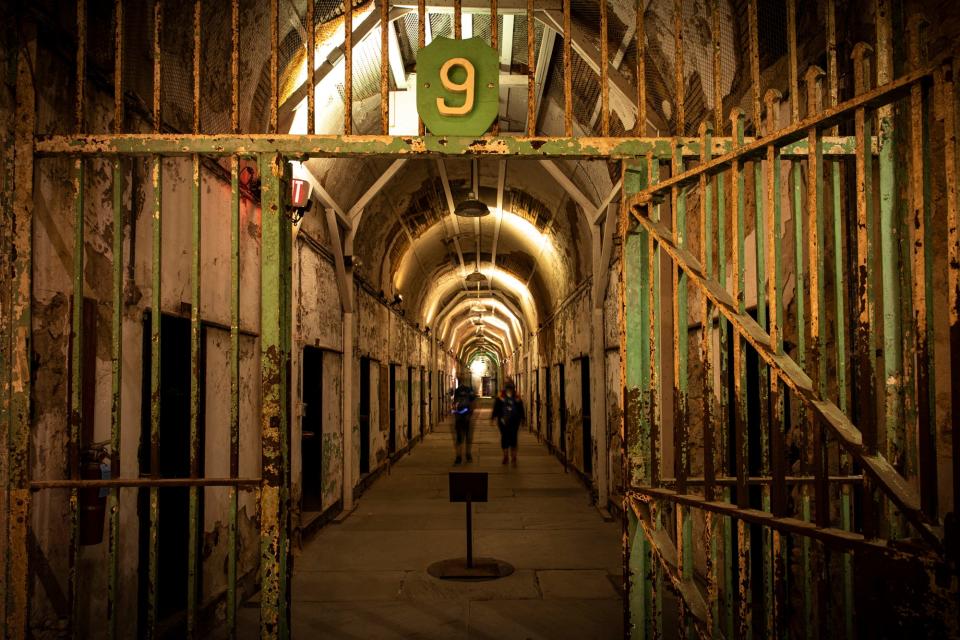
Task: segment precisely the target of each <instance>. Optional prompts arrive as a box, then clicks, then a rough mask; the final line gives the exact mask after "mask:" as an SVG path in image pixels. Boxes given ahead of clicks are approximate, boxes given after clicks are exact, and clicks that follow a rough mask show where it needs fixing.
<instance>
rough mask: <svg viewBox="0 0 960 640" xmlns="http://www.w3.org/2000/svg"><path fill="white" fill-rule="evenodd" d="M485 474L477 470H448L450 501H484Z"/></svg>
mask: <svg viewBox="0 0 960 640" xmlns="http://www.w3.org/2000/svg"><path fill="white" fill-rule="evenodd" d="M486 501H487V474H486V473H481V472H478V471H451V472H450V502H486Z"/></svg>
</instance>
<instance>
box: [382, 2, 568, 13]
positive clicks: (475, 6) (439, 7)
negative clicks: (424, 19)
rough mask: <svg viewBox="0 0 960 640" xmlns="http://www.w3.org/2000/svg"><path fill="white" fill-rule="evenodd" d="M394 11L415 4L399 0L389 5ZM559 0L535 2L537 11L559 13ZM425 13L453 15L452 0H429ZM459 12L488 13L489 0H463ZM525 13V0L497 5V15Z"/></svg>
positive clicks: (415, 5) (413, 7) (412, 6)
mask: <svg viewBox="0 0 960 640" xmlns="http://www.w3.org/2000/svg"><path fill="white" fill-rule="evenodd" d="M390 6H392V7H393V8H395V9H416V8H417V3H416V2H412V1H411V0H400V2H393V3H391V5H390ZM560 8H561V2H560V0H537V10H548V11H560ZM425 9H426V11H427V13H453V0H431V2H427V3H426V7H425ZM460 10H461V11H462V12H463V13H479V14H489V13H490V1H489V0H463V1H462V2H461V3H460ZM526 11H527V4H526V1H525V0H500V1H499V2H498V3H497V14H498V15H504V14H508V13H509V14H516V13H520V14H524V13H526Z"/></svg>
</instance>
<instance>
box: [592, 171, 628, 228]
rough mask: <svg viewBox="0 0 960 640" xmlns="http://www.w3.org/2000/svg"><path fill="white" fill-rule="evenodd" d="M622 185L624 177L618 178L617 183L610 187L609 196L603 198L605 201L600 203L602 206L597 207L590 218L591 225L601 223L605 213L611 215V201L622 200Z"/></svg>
mask: <svg viewBox="0 0 960 640" xmlns="http://www.w3.org/2000/svg"><path fill="white" fill-rule="evenodd" d="M621 187H623V178H620V179H619V180H617V183H616V184H615V185H613V188H612V189H610V193H608V194H607V197H606V198H604V199H603V202H601V203H600V206H599V207H597V208H596V210H595V211H594V213H593V216H592V217H591V219H590V224H591V225H597V224H600V218H602V217H603V215H604V214H605V213H606V214H608V215H609V212H610V209H609V205H610V203H611V202H616V201H619V200H620V193H621Z"/></svg>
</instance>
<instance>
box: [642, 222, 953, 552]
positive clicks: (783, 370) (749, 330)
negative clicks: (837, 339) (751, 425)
mask: <svg viewBox="0 0 960 640" xmlns="http://www.w3.org/2000/svg"><path fill="white" fill-rule="evenodd" d="M632 213H633V216H634V218H635V219H636V220H638V221H639V222H640V224H642V225H643V226H644V227H646V229H647V230H648V231H650V232H651V233H652V234H654V236H655V237H656V239H657V241H658V242H659V243H660V246H661V247H662V248H663V250H664V251H666V252H667V254H668V255H669V256H670V257H671V258H672V259H673V260H674V261H675V262H676V264H677V265H678V267H679V268H680V269H682V270H684V271H685V272H686V273H687V275H688V276H689V278H690V280H691V281H692V282H693V283H694V284H695V285H696V286H697V287H699V288H700V289H701V291H702V292H703V293H704V294H705V295H707V296H708V297H709V298H710V299H711V300H712V301H713V303H714V304H715V305H716V306H717V308H718V309H719V310H720V311H721V312H722V313H723V315H724V316H726V317H727V319H728V320H729V321H730V324H731V325H732V326H733V328H734V330H735V331H736V332H737V334H739V335H740V336H742V338H743V339H745V340H746V341H747V342H748V343H749V344H750V346H751V347H753V349H754V350H755V351H756V352H757V354H758V355H759V356H760V358H761V359H762V360H763V361H764V362H766V364H767V365H769V366H770V367H771V368H772V369H773V370H774V371H775V372H776V375H778V376H779V377H780V379H781V380H783V382H784V383H785V384H786V385H787V386H788V387H790V389H791V390H792V391H793V392H794V393H795V394H796V395H797V399H798V400H799V401H801V402H802V403H804V404H805V405H806V406H808V407H809V408H811V409H813V410H814V412H815V413H816V415H817V416H819V418H820V419H821V420H823V422H824V424H825V425H827V426H828V427H829V428H830V429H831V430H832V431H833V432H834V434H835V435H836V437H837V439H838V440H839V441H840V442H841V443H842V444H843V446H844V448H846V449H847V450H848V451H849V452H850V453H851V454H853V456H854V457H855V458H856V460H857V461H858V462H859V463H860V464H861V465H862V466H863V467H864V469H865V470H867V471H869V472H870V474H871V475H872V476H873V477H874V478H876V480H877V481H878V485H879V488H880V489H881V490H882V491H883V492H884V493H886V494H887V495H888V496H889V497H890V498H891V500H892V501H893V502H894V503H895V504H896V506H897V508H899V509H900V510H901V512H902V513H903V514H904V516H906V518H907V520H909V521H910V523H911V524H913V525H914V526H915V527H916V528H917V531H918V532H919V533H920V534H921V536H923V538H924V539H925V540H927V542H929V543H930V544H931V545H933V546H934V547H935V548H937V549H940V548H941V546H942V545H941V535H940V533H939V532H938V528H937V527H935V526H934V525H933V524H931V523H930V522H929V521H928V520H927V517H926V515H925V514H924V513H922V512H921V511H920V498H919V496H918V495H917V492H916V491H915V490H914V488H913V487H912V486H911V485H910V483H909V482H908V481H907V480H905V479H904V478H903V476H901V475H900V474H899V473H898V472H897V470H896V469H895V468H894V467H893V465H891V464H890V462H889V461H888V460H887V459H886V458H885V457H883V456H882V455H880V454H879V453H877V452H871V451H868V450H865V448H864V446H863V434H862V433H861V432H860V430H859V429H858V428H857V427H856V426H855V425H854V424H853V423H852V422H851V421H850V418H848V417H847V416H846V415H844V413H843V412H842V411H840V409H839V408H838V407H837V406H836V405H835V404H834V403H833V402H831V401H829V400H826V399H821V398H818V397H817V394H816V391H815V390H814V388H813V382H812V380H811V379H810V376H809V375H807V373H806V372H805V371H804V370H803V369H802V368H800V366H799V365H798V364H797V363H796V362H795V361H794V360H793V359H792V358H791V357H790V356H788V355H787V354H785V353H783V352H776V351H774V350H772V349H771V348H770V335H769V334H768V333H767V332H766V331H765V330H764V329H763V328H762V327H761V326H760V325H759V324H757V321H756V320H754V319H753V318H752V317H750V316H749V315H747V314H746V313H741V312H740V311H739V310H738V308H737V302H736V301H735V300H734V299H733V297H732V296H731V295H730V294H729V293H728V292H727V291H726V290H725V289H724V288H723V286H722V285H720V284H719V283H717V282H715V281H713V280H712V279H710V278H708V277H706V276H705V275H704V273H703V268H702V267H701V266H700V264H699V262H698V261H697V259H696V258H695V257H694V256H693V255H692V254H691V253H690V252H689V251H688V250H687V249H684V248H682V247H677V245H676V244H675V243H674V241H673V239H672V232H671V231H670V230H669V229H667V228H666V227H665V226H664V225H663V223H661V222H655V221H653V220H651V219H649V218H648V217H646V216H644V215H643V214H642V213H640V210H639V207H633V209H632Z"/></svg>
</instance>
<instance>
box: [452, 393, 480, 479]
mask: <svg viewBox="0 0 960 640" xmlns="http://www.w3.org/2000/svg"><path fill="white" fill-rule="evenodd" d="M467 380H469V378H468V377H467V376H465V375H464V376H462V377H461V378H460V384H459V385H457V388H456V389H454V391H453V428H454V432H455V447H456V450H457V457H456V458H455V459H454V461H453V464H460V463H461V462H463V453H464V451H463V450H464V449H466V455H467V462H472V461H473V456H472V455H471V453H470V440H471V438H470V422H471V417H472V416H473V401H474V399H475V398H476V397H477V396H476V394H475V393H474V392H473V387H471V386H470V384H469V383H468V382H467Z"/></svg>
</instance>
